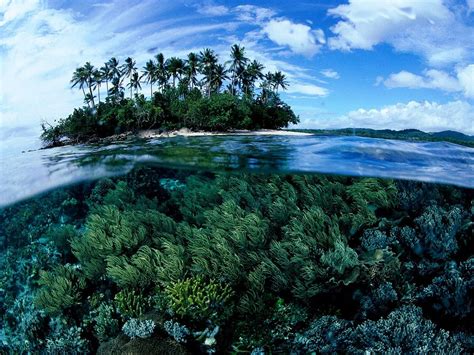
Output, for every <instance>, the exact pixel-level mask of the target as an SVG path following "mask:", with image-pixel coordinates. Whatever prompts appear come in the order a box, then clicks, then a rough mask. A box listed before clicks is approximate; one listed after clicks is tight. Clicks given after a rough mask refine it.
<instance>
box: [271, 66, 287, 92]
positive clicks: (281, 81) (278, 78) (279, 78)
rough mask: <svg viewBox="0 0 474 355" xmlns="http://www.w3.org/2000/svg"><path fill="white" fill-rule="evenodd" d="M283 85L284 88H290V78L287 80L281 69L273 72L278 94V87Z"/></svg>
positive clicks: (274, 84) (274, 85)
mask: <svg viewBox="0 0 474 355" xmlns="http://www.w3.org/2000/svg"><path fill="white" fill-rule="evenodd" d="M279 87H281V88H282V89H283V90H286V89H287V88H288V80H286V76H285V74H283V73H282V72H281V71H277V72H276V73H274V74H273V88H274V89H275V90H276V92H277V94H278V88H279Z"/></svg>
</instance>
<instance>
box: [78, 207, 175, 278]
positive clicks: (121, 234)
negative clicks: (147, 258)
mask: <svg viewBox="0 0 474 355" xmlns="http://www.w3.org/2000/svg"><path fill="white" fill-rule="evenodd" d="M175 229H176V224H175V222H174V221H173V220H172V219H171V218H169V217H167V216H165V215H163V214H161V213H159V212H156V211H154V210H150V209H145V210H141V209H139V208H137V209H128V210H126V211H121V210H120V209H119V208H118V207H117V206H114V205H105V206H103V207H101V208H99V209H98V210H97V211H96V213H94V214H92V215H91V216H90V217H89V218H88V219H87V223H86V232H85V234H84V235H83V236H79V237H76V238H74V239H72V241H71V248H72V251H73V254H74V255H75V256H76V257H77V259H78V260H79V261H80V262H81V265H82V267H83V270H84V274H85V275H86V276H87V277H88V278H91V279H98V278H99V277H101V276H102V275H104V274H105V273H106V270H107V267H108V266H109V270H111V271H112V275H111V276H112V279H114V280H115V281H118V282H119V283H122V282H121V280H120V276H119V275H118V273H117V272H115V271H117V270H116V268H117V267H120V265H122V266H123V265H124V264H125V262H126V260H118V259H117V257H121V256H131V255H133V254H134V253H136V252H137V251H138V250H139V249H140V248H141V247H142V246H143V245H147V244H152V242H153V238H159V237H165V238H166V237H168V238H171V234H172V233H174V231H175ZM138 257H140V256H138ZM109 264H111V265H109ZM124 267H125V266H124ZM129 272H133V271H129ZM126 283H127V281H124V282H123V284H126Z"/></svg>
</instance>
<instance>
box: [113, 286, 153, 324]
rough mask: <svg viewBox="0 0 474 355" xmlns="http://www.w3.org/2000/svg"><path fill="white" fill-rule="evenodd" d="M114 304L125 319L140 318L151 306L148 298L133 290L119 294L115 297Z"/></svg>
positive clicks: (126, 290)
mask: <svg viewBox="0 0 474 355" xmlns="http://www.w3.org/2000/svg"><path fill="white" fill-rule="evenodd" d="M114 304H115V306H116V308H117V311H118V312H119V313H120V314H121V315H122V317H123V318H137V317H140V316H141V315H143V314H144V313H145V312H146V311H147V310H148V309H149V308H150V306H151V302H150V299H149V298H148V297H145V296H144V295H143V294H142V293H140V292H138V291H135V290H131V289H124V290H122V291H120V292H118V293H117V294H116V295H115V297H114Z"/></svg>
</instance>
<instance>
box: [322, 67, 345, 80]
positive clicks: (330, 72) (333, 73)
mask: <svg viewBox="0 0 474 355" xmlns="http://www.w3.org/2000/svg"><path fill="white" fill-rule="evenodd" d="M320 73H321V74H322V75H323V76H325V77H326V78H329V79H339V78H340V76H339V73H338V72H337V71H335V70H333V69H324V70H321V71H320Z"/></svg>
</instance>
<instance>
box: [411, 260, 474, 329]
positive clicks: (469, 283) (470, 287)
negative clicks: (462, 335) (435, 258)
mask: <svg viewBox="0 0 474 355" xmlns="http://www.w3.org/2000/svg"><path fill="white" fill-rule="evenodd" d="M418 299H419V300H420V301H421V302H422V303H423V304H424V305H427V306H429V307H430V308H432V310H433V311H434V313H435V314H437V315H439V314H441V315H442V316H444V317H447V318H448V319H449V320H453V319H454V320H464V319H469V318H471V317H472V316H473V314H474V258H470V259H469V260H467V261H465V262H463V263H461V264H460V265H458V264H457V263H456V262H454V261H452V262H450V263H449V264H447V265H446V267H445V270H444V273H443V274H441V275H440V276H438V277H435V278H434V279H433V281H432V283H431V284H429V285H428V286H427V287H425V288H424V289H423V290H422V291H421V292H420V293H419V295H418Z"/></svg>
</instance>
